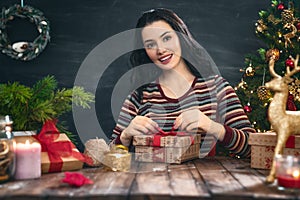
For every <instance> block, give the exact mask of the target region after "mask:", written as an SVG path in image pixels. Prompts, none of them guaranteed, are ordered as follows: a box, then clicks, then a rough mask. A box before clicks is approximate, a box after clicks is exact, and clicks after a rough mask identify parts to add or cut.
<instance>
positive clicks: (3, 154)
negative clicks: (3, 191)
mask: <svg viewBox="0 0 300 200" xmlns="http://www.w3.org/2000/svg"><path fill="white" fill-rule="evenodd" d="M12 124H13V121H12V120H11V118H10V117H9V116H8V115H6V116H0V183H3V182H6V181H8V180H10V179H12V178H13V176H14V172H15V163H16V160H15V153H14V148H15V140H14V138H13V134H12Z"/></svg>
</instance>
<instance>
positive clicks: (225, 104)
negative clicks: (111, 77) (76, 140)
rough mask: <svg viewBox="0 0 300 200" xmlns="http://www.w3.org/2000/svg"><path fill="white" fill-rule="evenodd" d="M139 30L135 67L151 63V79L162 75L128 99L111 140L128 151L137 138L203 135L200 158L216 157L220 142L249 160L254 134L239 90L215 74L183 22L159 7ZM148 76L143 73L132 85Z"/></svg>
mask: <svg viewBox="0 0 300 200" xmlns="http://www.w3.org/2000/svg"><path fill="white" fill-rule="evenodd" d="M136 28H137V31H136V32H137V35H136V45H137V47H139V46H143V48H142V49H137V50H135V51H133V52H132V55H131V59H130V61H131V65H132V67H133V68H134V67H135V68H137V66H140V65H143V64H147V63H153V64H154V65H155V67H152V66H151V67H150V69H151V70H152V71H151V74H158V76H157V78H155V79H154V81H152V82H150V83H148V84H144V85H142V86H141V87H139V88H138V89H136V90H135V91H133V92H132V93H131V94H130V95H129V96H128V98H127V99H126V101H125V102H124V104H123V107H122V109H121V113H120V116H119V119H118V122H117V125H116V127H115V128H114V130H113V134H112V137H111V141H112V142H114V143H116V144H123V145H125V146H130V145H131V142H132V137H133V136H135V135H140V134H154V133H157V132H158V130H159V129H160V128H161V129H163V130H164V131H170V130H174V129H175V130H180V131H186V132H197V133H201V134H202V139H203V141H202V143H201V150H200V152H201V156H202V157H204V156H206V155H207V154H209V155H215V143H216V142H217V146H220V147H223V149H227V150H228V151H229V152H230V153H233V154H235V155H237V156H243V157H247V156H249V155H250V148H249V146H248V133H249V132H254V129H252V128H251V125H250V122H249V120H248V118H247V116H246V114H245V113H244V111H243V109H242V106H241V104H240V101H239V99H238V97H237V95H236V93H235V91H234V90H233V88H232V87H231V86H230V85H229V83H228V82H227V81H226V80H224V78H222V77H221V76H219V75H216V74H217V73H216V72H217V71H218V70H217V68H216V66H215V64H214V62H213V61H212V59H211V58H210V56H209V55H208V54H207V52H206V51H205V50H204V49H203V48H202V47H201V46H200V45H199V44H198V43H197V42H196V41H195V40H194V39H193V37H192V35H191V34H190V32H189V30H188V28H187V27H186V25H185V24H184V22H183V21H182V20H181V19H180V18H179V17H178V16H177V15H176V14H175V13H174V12H172V11H171V10H168V9H163V8H159V9H152V10H150V11H148V12H145V13H143V15H142V16H141V17H140V19H139V20H138V22H137V26H136ZM154 72H155V73H154ZM157 72H159V73H157ZM149 74H150V73H149V71H147V75H146V76H144V75H143V74H142V71H141V70H140V71H139V73H136V74H135V79H134V81H135V82H139V81H140V82H141V80H138V79H139V78H140V79H144V78H145V77H147V76H149Z"/></svg>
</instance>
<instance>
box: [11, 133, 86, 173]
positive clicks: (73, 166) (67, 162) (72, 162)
mask: <svg viewBox="0 0 300 200" xmlns="http://www.w3.org/2000/svg"><path fill="white" fill-rule="evenodd" d="M15 140H16V142H24V141H26V140H36V139H35V138H34V137H33V136H16V137H15ZM62 141H63V142H70V144H71V146H72V152H75V154H77V155H80V154H79V153H80V152H79V151H78V149H77V148H76V147H75V145H74V144H72V142H71V141H70V139H69V138H68V136H67V135H66V134H59V136H58V138H56V140H55V141H54V142H62ZM36 142H38V141H37V140H36ZM75 157H76V156H75ZM75 157H74V156H63V155H62V156H61V157H60V159H61V161H55V162H54V163H53V161H50V159H49V155H48V152H41V169H42V173H49V172H60V171H74V170H79V169H81V168H82V167H83V161H80V160H78V158H75ZM51 165H52V169H50V167H51ZM53 165H54V167H53Z"/></svg>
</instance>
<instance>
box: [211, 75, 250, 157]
mask: <svg viewBox="0 0 300 200" xmlns="http://www.w3.org/2000/svg"><path fill="white" fill-rule="evenodd" d="M215 83H216V87H217V98H218V121H219V122H220V123H222V124H223V125H224V128H225V137H224V139H223V141H221V142H219V144H221V145H222V146H224V147H225V148H226V149H228V150H229V151H230V153H232V154H235V155H237V156H240V157H249V156H250V145H249V144H248V138H249V133H250V132H255V129H253V128H252V127H251V123H250V121H249V119H248V117H247V115H246V113H245V112H244V110H243V107H242V105H241V103H240V100H239V98H238V96H237V94H236V93H235V91H234V89H233V88H232V87H231V86H230V85H229V83H228V82H227V81H226V80H225V79H224V78H222V77H219V76H217V77H216V80H215Z"/></svg>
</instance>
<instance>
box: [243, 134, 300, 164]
mask: <svg viewBox="0 0 300 200" xmlns="http://www.w3.org/2000/svg"><path fill="white" fill-rule="evenodd" d="M248 143H249V145H251V167H252V168H257V169H270V168H271V166H272V163H273V157H274V149H275V146H276V143H277V135H276V133H274V132H266V133H250V135H249V140H248ZM283 155H295V156H297V155H300V135H292V136H290V137H289V138H288V140H287V142H286V145H285V148H284V149H283Z"/></svg>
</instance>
